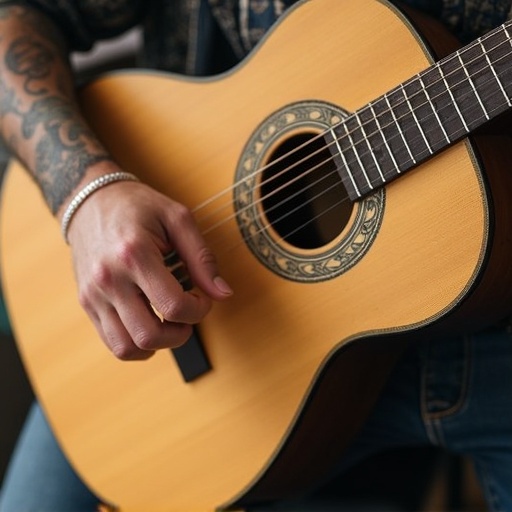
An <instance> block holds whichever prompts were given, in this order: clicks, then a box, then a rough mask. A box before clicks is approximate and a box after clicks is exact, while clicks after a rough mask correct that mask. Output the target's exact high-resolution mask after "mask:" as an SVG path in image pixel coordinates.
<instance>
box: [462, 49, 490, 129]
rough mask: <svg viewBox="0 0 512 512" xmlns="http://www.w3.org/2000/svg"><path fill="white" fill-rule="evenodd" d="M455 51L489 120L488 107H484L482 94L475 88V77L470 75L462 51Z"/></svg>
mask: <svg viewBox="0 0 512 512" xmlns="http://www.w3.org/2000/svg"><path fill="white" fill-rule="evenodd" d="M455 53H456V55H457V57H458V59H459V62H460V64H461V66H462V69H463V70H464V74H465V75H466V78H467V80H468V82H469V84H470V85H471V88H472V89H473V92H474V93H475V96H476V99H477V100H478V103H479V104H480V107H482V110H483V112H484V115H485V117H486V119H487V120H489V114H488V113H487V109H486V108H485V107H484V104H483V103H482V99H481V98H480V95H479V94H478V91H477V90H476V88H475V83H474V82H473V79H472V78H471V77H470V75H469V72H468V69H467V67H466V65H465V64H464V61H463V60H462V57H461V55H460V52H459V51H457V52H455Z"/></svg>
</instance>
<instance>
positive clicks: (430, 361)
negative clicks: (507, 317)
mask: <svg viewBox="0 0 512 512" xmlns="http://www.w3.org/2000/svg"><path fill="white" fill-rule="evenodd" d="M333 399H335V398H334V397H333ZM425 445H436V446H441V447H444V448H446V449H447V450H449V451H451V452H454V453H458V454H464V455H466V456H468V457H470V458H471V459H472V461H473V462H474V464H475V468H476V471H477V474H478V476H479V478H480V481H481V484H482V488H483V491H484V493H485V496H486V499H487V502H488V507H489V510H490V511H491V512H505V511H509V512H510V511H512V334H511V330H510V328H509V327H501V328H495V329H489V330H486V331H484V332H482V333H478V334H474V335H471V336H467V337H465V338H454V339H441V340H433V341H427V342H421V343H415V344H411V346H410V348H409V349H408V351H407V352H406V354H405V355H404V357H403V358H402V360H401V361H400V362H399V364H398V365H397V366H396V368H395V370H394V372H393V374H392V376H391V378H390V379H389V381H388V383H387V386H386V388H385V390H384V392H383V393H382V395H381V397H380V399H379V401H378V403H377V405H376V407H375V409H374V411H373V413H372V415H371V416H370V418H369V420H368V421H367V423H366V425H365V426H364V428H363V429H362V431H361V433H360V435H359V437H358V439H357V440H356V441H355V442H354V444H353V446H352V447H351V449H350V450H349V451H348V453H347V454H346V456H345V458H344V460H343V461H342V466H341V467H340V468H339V469H340V470H344V469H347V468H348V467H350V466H352V465H353V464H355V463H356V462H358V461H360V460H362V459H364V458H365V457H367V456H369V455H371V454H374V453H378V452H381V451H384V450H389V449H391V448H399V447H406V446H425ZM27 489H30V492H27ZM0 503H1V506H0V511H1V512H20V511H23V512H36V511H37V512H46V511H48V512H75V511H76V512H81V511H85V510H89V511H93V510H95V505H96V503H97V500H96V499H95V498H94V496H92V495H91V494H90V493H89V491H88V490H87V489H86V488H85V487H84V486H83V485H82V484H80V482H79V480H78V479H77V477H76V476H75V474H74V473H73V472H72V470H71V468H70V467H69V465H68V464H67V462H66V460H65V459H64V457H63V456H62V454H61V452H60V451H59V450H58V447H57V444H56V443H55V441H54V439H53V437H52V436H51V433H50V430H49V429H48V426H47V424H46V422H45V420H44V417H43V415H42V414H41V411H40V409H39V408H38V407H37V406H35V407H34V409H33V411H32V412H31V414H30V416H29V419H28V421H27V425H26V427H25V429H24V432H23V435H22V437H21V441H20V444H19V446H18V448H17V450H16V455H15V457H14V459H13V464H12V466H11V468H10V472H9V475H8V477H7V480H6V482H5V486H4V495H3V496H2V499H1V500H0ZM331 505H332V504H331ZM361 506H362V508H364V507H365V504H361ZM335 509H336V510H344V507H343V505H342V504H340V505H338V506H337V508H335ZM258 510H260V509H258ZM268 510H294V511H297V510H310V511H311V512H319V504H318V501H312V500H311V499H305V500H304V501H302V502H301V503H300V504H297V502H295V503H294V504H286V503H283V504H278V505H277V507H270V508H269V509H268ZM329 510H332V508H329ZM348 510H354V504H353V503H352V504H351V505H350V508H349V509H348Z"/></svg>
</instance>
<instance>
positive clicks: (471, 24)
mask: <svg viewBox="0 0 512 512" xmlns="http://www.w3.org/2000/svg"><path fill="white" fill-rule="evenodd" d="M294 1H295V0H240V1H239V0H0V5H2V4H13V3H16V4H25V5H32V6H34V7H36V8H38V9H41V10H42V11H44V12H45V13H47V14H48V15H49V16H51V17H52V19H54V20H55V21H56V22H57V24H58V25H60V27H61V29H62V30H63V31H64V33H65V34H66V36H67V38H68V41H69V45H70V49H72V50H84V51H85V50H88V49H90V48H91V46H92V45H93V44H94V43H95V42H96V41H98V40H100V39H105V38H110V37H113V36H115V35H118V34H120V33H122V32H124V31H126V30H127V29H129V28H131V27H133V26H135V25H138V24H142V25H143V27H144V40H145V45H144V62H145V63H146V65H147V66H150V67H154V68H158V69H166V70H170V71H178V72H187V73H190V74H207V73H208V72H215V71H216V70H219V69H222V68H225V67H227V66H228V65H230V64H232V63H234V62H236V61H237V60H239V59H240V58H242V57H243V56H244V55H245V54H247V52H249V51H250V50H251V48H252V47H253V46H254V45H255V44H256V43H257V41H258V40H259V39H260V37H261V35H262V34H263V33H264V32H265V30H266V29H267V28H268V27H269V26H270V25H271V24H272V23H273V22H274V21H275V19H276V18H277V17H279V15H280V14H281V13H282V12H283V11H284V10H285V9H286V8H287V7H289V6H290V5H291V4H293V3H294ZM339 1H340V2H341V1H343V0H339ZM402 3H404V4H408V5H409V6H412V7H415V8H418V9H420V10H422V11H424V12H427V13H428V14H430V15H432V16H434V17H436V18H437V19H439V20H440V21H441V22H442V23H444V24H445V25H446V26H447V27H448V28H449V29H450V30H451V31H452V32H453V33H454V34H455V35H456V36H457V37H458V38H459V39H460V40H461V42H468V41H470V40H472V39H474V38H476V37H477V36H479V35H481V34H483V33H485V32H487V31H488V30H490V29H491V28H494V27H496V26H498V25H500V24H501V23H503V22H504V21H505V20H506V19H507V18H508V17H509V16H510V11H511V6H512V0H402ZM212 41H215V44H212ZM219 45H220V46H221V47H223V54H224V55H226V54H227V53H231V55H230V56H228V57H226V58H224V60H222V59H220V61H219V56H218V55H217V54H214V55H212V49H213V48H215V47H216V46H219ZM211 62H215V64H214V66H213V68H212V66H211V65H210V64H211ZM216 68H217V69H216Z"/></svg>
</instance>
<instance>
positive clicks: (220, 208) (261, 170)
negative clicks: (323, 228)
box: [192, 34, 510, 223]
mask: <svg viewBox="0 0 512 512" xmlns="http://www.w3.org/2000/svg"><path fill="white" fill-rule="evenodd" d="M493 35H496V34H493ZM488 37H491V36H490V35H488ZM481 40H482V41H483V40H485V38H481ZM477 41H478V40H477ZM506 43H510V41H503V42H501V43H499V44H498V45H496V46H494V47H493V48H490V49H489V50H486V53H485V54H482V55H486V54H487V53H488V52H490V51H493V50H495V49H497V48H498V47H499V46H501V45H503V44H506ZM476 44H477V43H476ZM473 47H474V44H473V45H471V48H473ZM468 49H470V48H466V50H468ZM461 54H462V52H461ZM509 55H510V53H508V54H506V55H504V56H502V57H500V58H499V59H498V60H496V61H495V64H496V63H497V62H499V61H500V60H502V59H503V58H506V57H508V56H509ZM457 58H458V55H457V54H455V55H451V56H450V59H457ZM480 58H482V56H481V55H479V56H478V57H477V58H475V59H473V60H472V61H468V62H467V63H466V65H469V64H472V63H474V62H475V61H476V60H478V59H480ZM450 59H445V60H441V61H439V62H438V63H436V64H434V65H433V66H432V67H431V68H428V69H427V70H426V71H424V72H420V73H418V74H417V75H415V76H414V77H412V78H411V79H410V80H408V81H407V82H404V84H403V85H405V84H407V83H408V82H409V81H413V80H415V79H417V78H418V77H420V76H422V77H425V76H426V75H427V73H428V72H432V71H434V70H435V69H437V67H438V65H439V64H441V63H442V64H446V63H448V62H449V60H450ZM461 69H462V67H461V68H458V69H456V70H455V71H453V73H449V74H447V75H445V76H446V77H448V76H450V74H454V73H456V72H459V71H460V70H461ZM474 76H475V75H474ZM469 81H470V79H469V78H465V79H464V80H461V81H460V82H457V83H455V84H453V85H452V88H454V87H457V86H458V85H461V84H462V83H465V82H469ZM490 81H495V79H494V78H491V79H490V80H489V81H488V82H487V83H489V82H490ZM439 82H442V79H440V80H438V81H437V82H432V83H431V84H430V85H435V84H436V83H439ZM393 91H394V90H393ZM393 91H389V92H393ZM388 94H389V93H388ZM419 94H425V95H426V93H425V92H424V91H423V90H420V91H418V92H417V93H415V94H413V95H411V96H410V97H409V98H407V99H404V100H403V101H401V102H398V103H396V104H395V106H394V107H393V108H395V109H396V108H397V107H399V106H400V105H403V104H405V103H406V102H407V101H408V100H409V101H410V100H411V99H413V98H414V97H415V96H416V95H419ZM442 94H446V92H443V93H441V94H440V95H439V96H434V97H432V98H430V99H429V100H428V101H426V102H424V103H421V104H419V105H417V106H416V107H415V108H416V109H418V108H420V107H422V106H427V105H430V106H431V107H432V108H433V106H432V105H431V103H432V101H434V100H435V99H437V98H439V97H440V96H441V95H442ZM470 94H471V93H470ZM384 96H385V95H384ZM384 96H383V97H384ZM379 99H381V98H378V99H377V100H374V101H373V102H370V103H369V104H368V105H366V106H365V107H363V108H362V109H361V110H359V111H357V113H358V114H361V113H362V112H363V111H364V110H365V109H368V108H371V105H373V104H374V103H375V102H376V101H378V100H379ZM449 106H450V105H448V106H447V107H449ZM393 108H390V109H387V110H384V111H382V112H381V113H380V114H379V115H382V114H386V113H389V112H392V111H393ZM491 113H492V112H491ZM354 115H355V114H352V115H350V116H349V117H348V118H351V117H353V116H354ZM408 115H410V113H407V114H405V115H404V116H402V117H401V118H396V121H397V122H398V121H400V120H402V119H403V118H405V117H406V116H408ZM434 116H435V114H434V113H432V114H429V115H427V116H425V117H424V118H423V119H425V120H427V119H428V118H431V117H434ZM348 118H347V119H348ZM347 119H344V120H342V121H341V122H340V123H338V124H337V125H334V126H333V127H332V128H330V129H329V130H326V131H325V132H321V133H318V134H317V135H315V136H313V137H312V138H311V139H309V140H308V141H306V142H304V143H302V144H301V145H299V146H297V147H295V148H294V149H293V150H291V151H290V152H288V153H287V154H285V155H282V156H280V157H279V158H278V159H276V160H273V161H272V162H270V163H268V164H266V165H265V166H263V167H260V168H259V169H256V170H255V171H254V172H252V173H251V174H250V175H248V176H245V177H244V178H242V179H241V180H239V181H238V182H236V183H234V184H232V185H230V186H229V187H227V188H225V189H224V190H222V191H220V192H218V193H217V194H215V195H214V196H211V197H210V198H208V199H207V200H206V201H204V202H203V203H201V204H199V205H197V206H196V207H195V208H194V209H193V210H192V211H193V212H194V213H197V212H199V211H200V210H202V209H203V208H206V207H207V206H208V205H210V204H211V203H213V202H214V201H216V200H218V199H219V198H221V197H222V196H223V195H226V194H231V192H232V191H233V190H234V189H235V188H237V187H238V186H240V185H241V184H242V183H244V182H246V181H249V180H252V179H254V178H255V177H256V176H257V175H259V174H262V173H263V172H265V171H267V170H268V169H270V167H272V166H275V165H276V164H278V163H279V162H281V161H282V160H283V159H285V158H288V157H290V156H291V155H292V154H293V153H296V152H298V151H299V150H301V149H304V148H306V147H307V146H308V145H310V144H312V143H314V142H315V141H318V139H320V138H322V137H324V136H325V135H326V134H327V133H328V132H330V131H331V129H335V128H337V127H339V126H342V125H343V124H344V123H346V121H347ZM368 124H369V123H366V124H365V123H362V124H361V125H360V128H363V129H364V127H365V126H367V125H368ZM395 124H396V122H395V121H393V122H391V123H389V124H387V125H383V126H381V130H376V131H374V132H371V133H369V134H367V135H366V136H365V137H364V138H363V139H362V140H359V141H357V142H356V143H353V144H351V145H349V147H348V149H352V150H354V151H356V150H355V147H356V146H357V145H359V144H364V143H366V142H367V140H368V139H369V138H370V137H372V136H374V135H378V134H379V133H381V132H382V130H384V129H385V128H387V127H389V126H392V125H395ZM357 129H359V127H358V128H357ZM354 132H355V130H352V131H347V132H346V133H345V134H344V135H343V136H342V137H340V138H338V139H337V140H338V142H339V141H341V140H342V139H343V138H345V137H347V138H348V137H349V136H350V135H352V134H353V133H354ZM400 136H401V135H400V134H398V135H395V136H393V137H390V139H389V141H392V140H393V139H394V138H395V137H400ZM415 140H418V137H416V138H413V139H411V142H414V141H415ZM333 144H335V142H330V143H327V144H326V145H324V146H323V147H321V148H319V149H317V150H315V151H314V152H312V153H311V154H309V155H308V156H306V157H304V158H302V159H301V160H298V161H296V162H294V163H293V164H292V165H291V166H289V167H288V168H285V169H282V170H281V171H279V172H278V173H277V174H275V175H273V176H271V177H270V178H269V179H267V180H266V181H265V184H268V183H270V182H271V181H273V180H274V179H277V178H278V177H280V176H282V175H283V174H284V173H286V172H288V171H289V170H291V169H293V168H295V167H297V166H298V165H300V164H302V163H304V162H305V161H306V160H307V159H308V158H311V157H313V156H316V155H317V154H318V153H320V152H322V151H324V150H325V149H326V148H329V147H330V146H331V145H333ZM360 154H362V155H364V156H366V155H367V154H368V152H366V153H360ZM332 159H333V157H331V158H329V159H327V160H325V161H324V162H323V163H324V164H325V163H327V162H328V161H329V160H332ZM310 172H311V169H310V170H307V171H306V172H305V173H304V174H303V175H302V176H306V175H307V174H309V173H310ZM335 172H336V171H335ZM299 178H300V176H297V177H296V178H295V179H294V180H293V182H295V181H296V180H297V179H299ZM311 186H313V185H311ZM281 188H282V187H280V188H279V190H274V191H272V192H271V193H269V195H268V196H265V197H261V198H260V201H263V200H265V199H267V198H268V197H270V196H271V195H273V194H275V193H277V192H278V191H280V190H281ZM229 206H231V201H228V202H227V203H225V204H224V205H223V206H220V207H218V208H217V209H216V210H213V211H210V212H209V213H208V214H207V215H204V216H202V217H199V218H198V219H197V221H198V223H201V222H203V221H204V220H206V219H207V218H210V217H211V216H212V215H214V214H216V213H219V211H220V210H222V209H225V208H227V207H229ZM250 207H252V205H249V206H248V207H247V208H250ZM241 211H242V212H243V209H242V210H241Z"/></svg>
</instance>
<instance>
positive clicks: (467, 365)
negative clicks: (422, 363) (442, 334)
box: [422, 335, 473, 421]
mask: <svg viewBox="0 0 512 512" xmlns="http://www.w3.org/2000/svg"><path fill="white" fill-rule="evenodd" d="M462 343H464V349H465V350H464V367H463V374H462V385H461V392H460V395H459V398H458V399H457V402H456V403H455V404H454V405H452V406H451V407H449V408H448V409H445V410H443V411H439V412H428V411H427V407H426V402H427V400H426V388H427V383H426V372H425V376H424V378H423V390H422V395H423V394H424V396H423V401H424V404H423V405H424V407H422V410H423V411H424V414H425V416H424V420H425V421H433V420H441V419H443V418H447V417H449V416H453V415H454V414H457V413H458V412H460V410H461V409H462V408H463V407H464V406H465V405H466V400H467V397H468V395H469V381H470V374H471V371H470V370H471V367H472V364H473V358H472V350H471V338H470V336H468V335H466V336H464V340H463V342H462Z"/></svg>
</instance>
